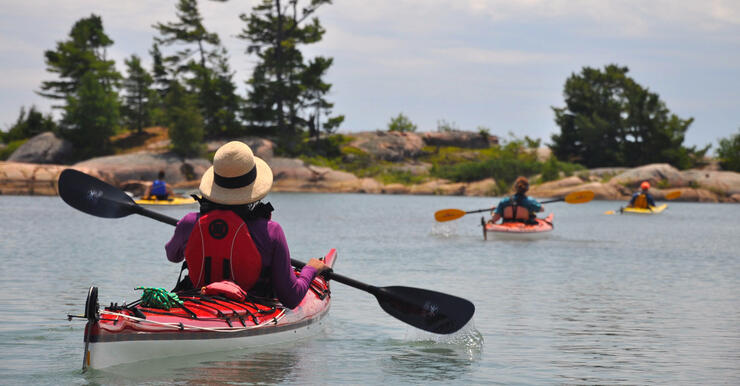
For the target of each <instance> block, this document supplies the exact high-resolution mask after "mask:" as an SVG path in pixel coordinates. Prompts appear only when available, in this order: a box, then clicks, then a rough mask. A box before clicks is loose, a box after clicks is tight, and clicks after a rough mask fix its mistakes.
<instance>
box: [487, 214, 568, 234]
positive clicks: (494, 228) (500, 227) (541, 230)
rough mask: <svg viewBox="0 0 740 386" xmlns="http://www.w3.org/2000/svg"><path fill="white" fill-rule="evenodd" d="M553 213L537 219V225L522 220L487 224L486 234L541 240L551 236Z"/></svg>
mask: <svg viewBox="0 0 740 386" xmlns="http://www.w3.org/2000/svg"><path fill="white" fill-rule="evenodd" d="M553 217H554V216H553V214H552V213H550V215H548V216H547V217H546V218H544V219H540V218H538V219H537V225H534V224H532V225H528V224H524V223H521V222H508V223H502V224H486V225H485V228H486V234H487V236H489V237H494V238H496V239H499V240H540V239H544V238H548V237H550V233H551V232H552V230H553V223H552V219H553Z"/></svg>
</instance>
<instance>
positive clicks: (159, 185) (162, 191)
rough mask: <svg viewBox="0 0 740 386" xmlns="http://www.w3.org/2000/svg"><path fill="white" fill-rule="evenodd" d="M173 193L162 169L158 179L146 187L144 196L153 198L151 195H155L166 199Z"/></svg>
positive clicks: (160, 198) (159, 198)
mask: <svg viewBox="0 0 740 386" xmlns="http://www.w3.org/2000/svg"><path fill="white" fill-rule="evenodd" d="M172 195H173V193H172V188H171V187H170V185H169V184H168V183H167V182H165V181H164V170H160V171H159V173H157V179H156V180H154V182H152V184H151V185H149V186H147V187H146V192H145V193H144V198H146V199H152V198H151V197H152V196H154V197H155V198H156V199H157V200H166V199H168V198H170V197H171V196H172Z"/></svg>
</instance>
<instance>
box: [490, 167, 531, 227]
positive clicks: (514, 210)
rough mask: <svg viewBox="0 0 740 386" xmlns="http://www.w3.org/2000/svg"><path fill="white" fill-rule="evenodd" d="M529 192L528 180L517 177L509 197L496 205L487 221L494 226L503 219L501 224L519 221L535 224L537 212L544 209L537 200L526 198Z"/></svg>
mask: <svg viewBox="0 0 740 386" xmlns="http://www.w3.org/2000/svg"><path fill="white" fill-rule="evenodd" d="M528 190H529V180H527V178H526V177H521V176H520V177H519V178H517V179H516V181H514V191H515V192H516V193H515V194H514V195H513V196H511V197H506V198H504V199H503V200H501V201H500V202H499V203H498V206H496V209H494V210H493V211H492V212H491V214H492V215H493V218H492V219H490V220H488V222H489V223H491V224H494V223H496V221H498V220H499V219H501V218H503V222H512V221H519V222H523V223H527V224H536V223H537V221H536V218H537V214H536V213H537V212H542V211H544V210H545V208H544V207H543V206H542V204H540V203H539V202H538V201H537V200H535V199H533V198H530V197H527V195H526V193H527V191H528Z"/></svg>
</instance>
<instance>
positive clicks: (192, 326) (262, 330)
mask: <svg viewBox="0 0 740 386" xmlns="http://www.w3.org/2000/svg"><path fill="white" fill-rule="evenodd" d="M335 259H336V250H334V249H332V250H331V251H330V252H329V253H328V254H327V255H326V256H325V257H324V261H325V263H326V264H327V265H329V266H333V264H334V261H335ZM296 272H299V270H296ZM95 292H96V293H97V291H95ZM178 296H179V297H180V299H181V300H183V301H184V305H185V306H186V307H185V308H187V310H185V308H183V309H181V308H180V307H177V308H175V307H173V308H172V309H171V310H170V311H165V310H158V309H156V310H155V309H150V308H146V307H142V306H141V305H140V304H137V305H134V306H127V307H126V306H121V307H118V306H113V307H106V308H105V309H103V310H101V311H99V312H97V313H95V314H94V315H89V316H88V318H89V319H88V323H87V325H86V326H85V339H84V340H85V352H84V357H83V369H86V368H95V369H100V368H106V367H110V366H115V365H119V364H124V363H132V362H138V361H143V360H152V359H159V358H167V357H176V356H183V355H193V354H204V353H208V352H217V351H229V350H238V349H249V348H258V347H264V346H268V345H275V344H281V343H285V342H289V341H294V340H299V339H303V338H306V337H309V336H311V335H314V334H315V333H317V332H319V331H321V330H322V329H323V327H324V323H325V317H326V315H327V314H328V311H329V307H330V300H331V294H330V292H329V283H328V282H327V281H325V280H324V279H323V278H321V277H317V278H315V279H314V281H313V282H312V284H311V289H310V290H309V291H308V292H307V293H306V296H305V297H304V299H303V300H302V301H301V303H300V304H299V305H298V306H297V307H295V308H294V309H288V308H284V307H282V306H281V305H280V304H279V303H276V301H275V299H260V300H262V301H256V300H255V299H257V298H252V299H247V301H246V302H238V301H234V300H228V299H225V298H220V297H218V296H209V297H206V296H200V295H199V296H195V295H194V296H190V295H188V294H187V293H185V292H183V293H178ZM89 300H90V299H89V298H88V301H89ZM96 301H97V300H96ZM88 309H89V308H88ZM186 311H188V312H186ZM193 314H195V316H196V317H195V318H194V317H193Z"/></svg>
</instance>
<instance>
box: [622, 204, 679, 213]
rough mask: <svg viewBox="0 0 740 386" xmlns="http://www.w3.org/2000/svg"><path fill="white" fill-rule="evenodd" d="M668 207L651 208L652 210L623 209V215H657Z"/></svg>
mask: <svg viewBox="0 0 740 386" xmlns="http://www.w3.org/2000/svg"><path fill="white" fill-rule="evenodd" d="M667 207H668V204H663V205H658V206H651V207H650V209H645V208H629V207H627V208H622V213H637V214H656V213H660V212H662V211H663V210H665V208H667Z"/></svg>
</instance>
